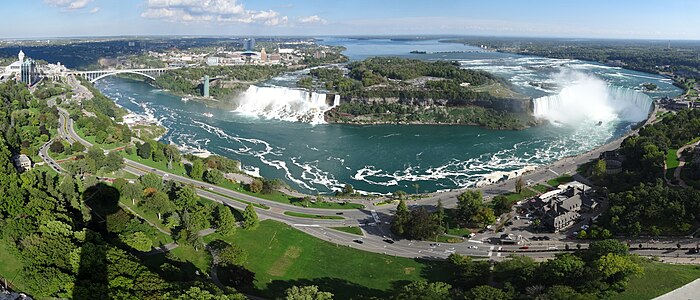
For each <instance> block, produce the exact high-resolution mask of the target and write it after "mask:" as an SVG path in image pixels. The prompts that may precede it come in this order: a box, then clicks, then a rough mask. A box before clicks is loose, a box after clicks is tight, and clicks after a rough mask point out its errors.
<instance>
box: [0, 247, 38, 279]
mask: <svg viewBox="0 0 700 300" xmlns="http://www.w3.org/2000/svg"><path fill="white" fill-rule="evenodd" d="M8 247H9V246H8V245H7V241H5V240H4V239H2V238H1V237H0V277H2V278H7V280H8V284H9V285H10V286H12V287H14V288H16V289H17V290H19V291H23V292H31V291H29V290H27V288H26V287H25V286H24V285H23V284H22V276H21V275H22V274H21V273H22V272H21V271H22V261H20V259H19V258H18V257H16V256H14V255H13V254H12V252H10V249H9V248H8ZM3 284H4V282H3Z"/></svg>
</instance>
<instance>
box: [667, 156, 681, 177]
mask: <svg viewBox="0 0 700 300" xmlns="http://www.w3.org/2000/svg"><path fill="white" fill-rule="evenodd" d="M677 154H678V149H668V153H667V154H666V174H665V176H666V178H668V179H673V173H674V172H675V171H676V168H678V165H679V164H680V163H681V162H680V161H679V160H678V157H677V156H676V155H677Z"/></svg>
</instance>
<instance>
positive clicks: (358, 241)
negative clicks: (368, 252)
mask: <svg viewBox="0 0 700 300" xmlns="http://www.w3.org/2000/svg"><path fill="white" fill-rule="evenodd" d="M352 241H353V242H355V243H358V244H364V243H365V242H363V241H362V240H352Z"/></svg>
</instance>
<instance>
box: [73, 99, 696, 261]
mask: <svg viewBox="0 0 700 300" xmlns="http://www.w3.org/2000/svg"><path fill="white" fill-rule="evenodd" d="M61 113H62V114H65V117H64V118H62V119H61V120H62V122H63V124H62V127H63V128H64V129H65V131H64V132H63V134H64V135H65V136H66V138H70V139H72V140H74V141H78V142H80V143H82V144H83V145H85V146H86V147H88V148H89V147H91V146H92V144H91V143H90V142H88V141H86V140H84V139H82V138H81V137H80V136H79V135H78V134H77V133H76V132H75V131H74V128H73V123H72V120H71V119H70V118H69V117H68V112H67V111H65V110H61ZM621 141H622V139H618V140H616V141H613V142H611V143H609V144H608V145H605V146H603V147H602V149H597V150H596V151H592V152H590V153H586V154H584V155H580V156H577V157H575V158H571V159H566V160H564V161H562V162H559V163H557V164H555V165H553V166H550V167H548V168H542V169H539V170H536V171H533V172H530V173H528V174H525V175H524V178H525V179H526V180H532V181H533V182H541V181H544V180H546V179H549V178H552V175H553V174H563V173H573V171H575V169H576V167H577V166H578V164H580V163H582V162H587V161H588V160H591V159H594V158H596V157H597V155H598V153H600V151H603V150H608V149H610V150H612V149H616V148H617V147H619V145H620V143H621ZM124 162H125V167H124V169H125V170H126V171H127V172H130V173H133V174H135V175H139V176H140V175H143V174H146V173H155V174H157V175H159V176H162V177H163V178H164V179H167V180H174V181H177V182H181V183H185V184H193V185H195V186H196V187H198V189H197V193H198V195H200V196H202V197H204V198H207V199H210V200H212V201H216V202H219V203H223V204H225V205H228V206H231V207H234V208H237V209H244V208H245V206H246V205H247V204H246V203H244V202H241V201H237V200H234V199H238V200H242V201H246V202H251V203H258V204H263V205H266V206H268V207H269V209H261V208H257V207H256V208H255V210H256V212H257V213H258V215H259V216H260V218H261V219H272V220H276V221H279V222H283V223H286V224H289V225H291V226H294V227H295V228H297V229H299V230H301V231H303V232H306V233H308V234H310V235H312V236H314V237H316V238H319V239H323V240H326V241H329V242H331V243H334V244H336V245H337V246H338V247H353V248H356V249H361V250H366V251H370V252H376V253H384V254H387V255H395V256H402V257H410V258H417V257H418V258H445V257H447V256H449V255H450V254H452V253H459V254H462V255H470V256H478V257H484V258H490V259H502V258H505V257H507V256H508V255H510V254H512V253H516V252H517V253H518V254H522V255H527V256H531V257H534V258H537V259H546V258H551V257H552V256H553V255H554V254H556V253H559V252H561V251H563V250H564V249H565V247H566V245H567V244H568V245H569V247H570V249H574V248H575V246H576V244H577V243H578V242H577V241H551V242H546V243H537V244H531V245H529V246H528V249H520V247H521V246H519V245H503V246H500V245H492V244H486V243H484V242H482V241H476V240H474V241H473V240H465V241H464V242H462V243H457V244H448V243H435V242H428V241H409V240H392V239H391V233H390V230H389V226H388V222H389V221H390V220H391V210H392V209H394V208H393V207H392V206H391V205H386V206H381V207H377V208H376V210H375V208H374V207H373V206H368V209H359V210H358V209H343V210H334V209H317V208H303V207H298V206H293V205H289V204H282V203H278V202H275V201H270V200H266V199H261V198H257V197H254V196H250V195H248V194H245V193H241V192H237V191H232V190H229V189H224V188H221V187H218V186H215V185H211V184H208V183H204V182H201V181H196V180H193V179H191V178H188V177H184V176H179V175H174V174H169V173H166V172H163V171H160V170H157V169H153V168H151V167H149V166H146V165H143V164H140V163H138V162H135V161H131V160H128V159H125V160H124ZM512 186H514V182H513V180H509V181H506V182H504V183H501V184H498V185H489V186H485V187H482V188H481V190H482V191H484V193H485V194H486V195H487V196H492V195H496V194H501V193H504V192H507V191H508V190H509V189H510V187H512ZM458 193H459V191H455V192H450V193H441V194H433V195H430V197H429V198H426V199H422V200H419V203H420V205H431V204H432V203H437V200H438V199H442V200H443V203H444V204H445V206H447V207H449V206H455V205H456V195H457V194H458ZM285 211H292V212H300V213H306V214H318V215H328V216H331V215H333V216H336V215H338V214H340V213H342V216H343V217H344V218H345V219H344V220H328V219H311V218H299V217H292V216H288V215H285V214H284V212H285ZM368 224H371V225H368ZM358 225H359V226H361V228H362V230H363V232H364V236H362V237H360V236H357V235H353V234H349V233H345V232H341V231H337V230H334V229H330V228H329V227H340V226H358ZM580 243H581V244H582V247H583V248H586V247H587V245H586V244H585V242H580ZM696 243H697V241H696V240H688V241H684V242H683V247H684V248H689V247H695V245H696ZM665 247H667V249H650V250H648V251H646V252H645V255H657V256H662V257H675V255H676V254H678V255H679V256H680V257H692V256H688V255H686V254H684V253H672V252H669V249H672V248H673V247H675V246H673V245H671V244H669V245H665ZM676 252H681V251H676Z"/></svg>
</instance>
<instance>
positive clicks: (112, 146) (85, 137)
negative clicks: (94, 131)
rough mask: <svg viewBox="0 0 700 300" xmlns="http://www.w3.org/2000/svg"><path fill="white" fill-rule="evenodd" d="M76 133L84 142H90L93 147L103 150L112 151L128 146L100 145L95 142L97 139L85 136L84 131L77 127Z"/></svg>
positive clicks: (116, 144)
mask: <svg viewBox="0 0 700 300" xmlns="http://www.w3.org/2000/svg"><path fill="white" fill-rule="evenodd" d="M75 133H77V134H78V136H80V137H81V138H83V139H84V140H86V141H88V142H90V143H91V144H93V146H98V147H100V148H102V150H110V149H114V148H119V147H121V146H124V145H126V144H125V143H114V144H98V143H96V142H95V137H94V136H92V135H85V133H83V129H82V128H77V127H76V129H75Z"/></svg>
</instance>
